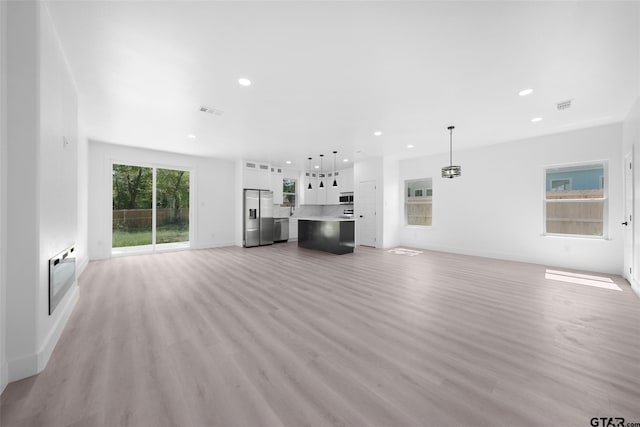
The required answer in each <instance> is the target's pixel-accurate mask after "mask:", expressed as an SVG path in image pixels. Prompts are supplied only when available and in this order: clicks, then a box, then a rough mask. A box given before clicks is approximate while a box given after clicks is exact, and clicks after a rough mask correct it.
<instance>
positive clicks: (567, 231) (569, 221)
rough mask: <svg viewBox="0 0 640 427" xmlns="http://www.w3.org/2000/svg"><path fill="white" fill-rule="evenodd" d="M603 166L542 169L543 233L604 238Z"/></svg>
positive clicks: (604, 196) (594, 164) (593, 164)
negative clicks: (543, 180) (543, 185)
mask: <svg viewBox="0 0 640 427" xmlns="http://www.w3.org/2000/svg"><path fill="white" fill-rule="evenodd" d="M605 177H606V165H605V164H604V163H591V164H583V165H575V166H565V167H550V168H546V169H545V198H544V213H545V230H544V231H545V234H559V235H572V236H599V237H604V236H605V221H604V219H605V208H606V202H607V199H606V192H605V189H604V183H605V180H606V178H605Z"/></svg>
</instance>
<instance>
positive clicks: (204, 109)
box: [200, 105, 224, 116]
mask: <svg viewBox="0 0 640 427" xmlns="http://www.w3.org/2000/svg"><path fill="white" fill-rule="evenodd" d="M200 111H202V112H203V113H207V114H213V115H214V116H221V115H222V113H224V111H222V110H218V109H216V108H211V107H207V106H204V105H202V106H200Z"/></svg>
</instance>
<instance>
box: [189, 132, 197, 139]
mask: <svg viewBox="0 0 640 427" xmlns="http://www.w3.org/2000/svg"><path fill="white" fill-rule="evenodd" d="M195 137H196V136H195V135H194V134H192V133H190V134H189V135H187V138H191V139H194V138H195Z"/></svg>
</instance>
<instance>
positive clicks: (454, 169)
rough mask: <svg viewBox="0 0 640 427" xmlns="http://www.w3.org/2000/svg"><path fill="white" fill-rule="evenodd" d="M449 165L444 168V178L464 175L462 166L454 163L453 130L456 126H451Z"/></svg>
mask: <svg viewBox="0 0 640 427" xmlns="http://www.w3.org/2000/svg"><path fill="white" fill-rule="evenodd" d="M447 129H449V166H445V167H443V168H442V177H443V178H455V177H457V176H460V175H462V166H454V165H453V130H454V129H455V126H449V127H448V128H447Z"/></svg>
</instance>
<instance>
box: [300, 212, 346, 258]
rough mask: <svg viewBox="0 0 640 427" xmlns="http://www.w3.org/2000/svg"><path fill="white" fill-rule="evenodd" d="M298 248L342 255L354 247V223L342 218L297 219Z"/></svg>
mask: <svg viewBox="0 0 640 427" xmlns="http://www.w3.org/2000/svg"><path fill="white" fill-rule="evenodd" d="M298 246H299V247H301V248H306V249H317V250H319V251H325V252H330V253H332V254H337V255H343V254H350V253H352V252H353V248H354V247H355V221H354V220H352V219H343V218H328V219H320V218H319V219H302V218H301V219H299V220H298Z"/></svg>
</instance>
